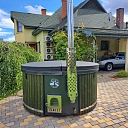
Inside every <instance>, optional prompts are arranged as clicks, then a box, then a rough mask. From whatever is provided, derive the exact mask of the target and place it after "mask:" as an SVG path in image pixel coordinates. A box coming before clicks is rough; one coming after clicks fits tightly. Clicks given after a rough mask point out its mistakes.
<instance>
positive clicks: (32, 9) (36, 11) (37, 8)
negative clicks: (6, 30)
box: [25, 5, 54, 15]
mask: <svg viewBox="0 0 128 128" xmlns="http://www.w3.org/2000/svg"><path fill="white" fill-rule="evenodd" d="M25 9H27V11H28V12H29V13H34V14H41V9H44V7H42V6H41V5H35V7H32V6H31V5H29V6H25ZM53 13H54V12H46V14H47V15H52V14H53Z"/></svg>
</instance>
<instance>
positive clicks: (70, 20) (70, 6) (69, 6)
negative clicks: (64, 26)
mask: <svg viewBox="0 0 128 128" xmlns="http://www.w3.org/2000/svg"><path fill="white" fill-rule="evenodd" d="M67 20H68V47H69V48H73V47H74V18H73V0H67Z"/></svg>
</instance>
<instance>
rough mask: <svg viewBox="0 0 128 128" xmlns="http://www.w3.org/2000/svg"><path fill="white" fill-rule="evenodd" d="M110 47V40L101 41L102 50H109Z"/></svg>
mask: <svg viewBox="0 0 128 128" xmlns="http://www.w3.org/2000/svg"><path fill="white" fill-rule="evenodd" d="M108 49H109V41H108V40H102V41H101V50H108Z"/></svg>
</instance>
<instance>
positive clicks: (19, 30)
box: [17, 21, 23, 32]
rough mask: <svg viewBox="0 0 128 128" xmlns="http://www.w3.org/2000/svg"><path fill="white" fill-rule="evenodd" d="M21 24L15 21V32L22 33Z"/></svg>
mask: <svg viewBox="0 0 128 128" xmlns="http://www.w3.org/2000/svg"><path fill="white" fill-rule="evenodd" d="M22 26H23V25H22V24H21V23H20V22H19V21H17V32H22Z"/></svg>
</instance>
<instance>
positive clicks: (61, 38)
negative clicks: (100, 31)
mask: <svg viewBox="0 0 128 128" xmlns="http://www.w3.org/2000/svg"><path fill="white" fill-rule="evenodd" d="M52 37H53V41H54V48H55V57H56V59H57V60H65V59H66V48H67V47H68V36H67V33H66V32H65V31H60V30H58V31H57V32H56V33H55V34H53V35H52ZM92 39H95V36H93V35H90V36H89V37H85V34H84V33H83V32H75V33H74V46H75V48H76V60H79V61H91V60H92V59H93V58H95V56H96V50H97V46H96V45H95V44H93V41H92Z"/></svg>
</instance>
